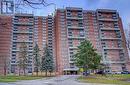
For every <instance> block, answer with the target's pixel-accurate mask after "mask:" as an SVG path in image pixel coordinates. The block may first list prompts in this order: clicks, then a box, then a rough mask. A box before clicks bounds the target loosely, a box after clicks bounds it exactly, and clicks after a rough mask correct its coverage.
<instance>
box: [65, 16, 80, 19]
mask: <svg viewBox="0 0 130 85" xmlns="http://www.w3.org/2000/svg"><path fill="white" fill-rule="evenodd" d="M66 18H67V19H74V20H80V19H83V17H78V16H77V17H76V16H75V17H74V16H67V17H66Z"/></svg>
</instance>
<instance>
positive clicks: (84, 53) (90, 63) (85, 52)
mask: <svg viewBox="0 0 130 85" xmlns="http://www.w3.org/2000/svg"><path fill="white" fill-rule="evenodd" d="M74 56H75V63H76V65H77V66H79V67H83V69H84V71H87V69H93V70H94V69H97V68H98V67H99V65H100V60H101V56H100V55H98V54H97V53H96V49H94V47H93V46H92V43H91V42H90V41H88V40H84V41H83V42H81V44H80V45H79V46H78V51H77V53H76V54H75V55H74Z"/></svg>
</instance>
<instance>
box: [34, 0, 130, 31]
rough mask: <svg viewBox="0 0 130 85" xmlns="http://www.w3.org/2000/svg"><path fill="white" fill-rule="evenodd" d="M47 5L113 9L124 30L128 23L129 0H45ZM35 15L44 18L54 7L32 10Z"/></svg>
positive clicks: (129, 19) (129, 17)
mask: <svg viewBox="0 0 130 85" xmlns="http://www.w3.org/2000/svg"><path fill="white" fill-rule="evenodd" d="M46 2H48V3H52V2H53V3H55V4H56V7H57V8H64V7H81V8H83V9H85V10H96V9H100V8H103V9H114V10H117V11H118V12H119V14H120V16H121V18H122V21H123V25H124V28H125V29H126V28H128V23H130V0H46ZM33 11H34V13H35V15H42V16H46V15H48V14H50V13H53V12H54V6H53V5H52V6H48V7H43V8H42V9H37V10H34V9H33Z"/></svg>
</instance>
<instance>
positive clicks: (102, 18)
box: [98, 17, 118, 21]
mask: <svg viewBox="0 0 130 85" xmlns="http://www.w3.org/2000/svg"><path fill="white" fill-rule="evenodd" d="M98 20H100V21H118V19H113V18H105V17H99V18H98Z"/></svg>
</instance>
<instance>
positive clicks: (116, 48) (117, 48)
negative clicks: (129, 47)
mask: <svg viewBox="0 0 130 85" xmlns="http://www.w3.org/2000/svg"><path fill="white" fill-rule="evenodd" d="M103 49H108V50H122V49H123V48H119V47H111V48H110V47H103Z"/></svg>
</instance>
